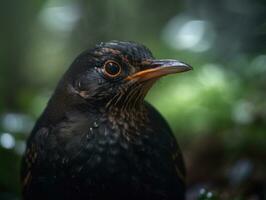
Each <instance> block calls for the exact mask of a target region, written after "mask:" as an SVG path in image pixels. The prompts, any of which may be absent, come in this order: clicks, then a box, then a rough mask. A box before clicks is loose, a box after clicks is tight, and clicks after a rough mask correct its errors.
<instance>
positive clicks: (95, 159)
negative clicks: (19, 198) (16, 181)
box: [22, 42, 185, 200]
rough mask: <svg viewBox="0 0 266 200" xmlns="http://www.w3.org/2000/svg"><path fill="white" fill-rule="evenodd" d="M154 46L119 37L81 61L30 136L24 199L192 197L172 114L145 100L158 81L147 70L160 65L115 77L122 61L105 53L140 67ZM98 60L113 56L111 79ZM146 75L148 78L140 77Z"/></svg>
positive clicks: (24, 163) (65, 77)
mask: <svg viewBox="0 0 266 200" xmlns="http://www.w3.org/2000/svg"><path fill="white" fill-rule="evenodd" d="M125 48H127V50H128V51H126V52H125V55H126V56H125V55H122V53H123V50H124V49H125ZM130 49H131V50H132V49H133V50H132V52H135V54H134V53H129V52H130V51H129V50H130ZM141 51H143V52H141ZM147 51H148V50H147V49H146V48H144V47H143V46H139V45H137V44H135V43H130V42H111V43H104V44H101V45H100V47H99V48H96V49H93V50H91V51H89V52H86V53H85V54H82V55H81V56H79V57H78V58H77V59H76V60H75V61H74V63H73V64H72V66H71V67H70V69H69V70H68V71H67V72H66V74H65V75H64V77H63V79H62V80H61V81H60V83H59V85H58V87H57V89H56V91H55V93H54V95H53V96H52V97H51V99H50V101H49V103H48V105H47V108H46V109H45V111H44V112H43V114H42V115H41V117H40V118H39V120H38V121H37V123H36V125H35V127H34V129H33V131H32V133H31V135H30V137H29V139H28V143H27V150H26V153H25V156H24V159H23V163H22V186H23V198H24V200H33V199H34V200H36V199H39V200H42V199H43V200H44V199H46V200H47V199H51V200H61V199H62V200H63V199H64V200H74V199H75V200H85V199H86V200H87V199H88V200H90V199H92V200H98V199H129V200H130V199H155V200H156V199H158V200H161V199H165V200H172V199H178V200H182V199H184V195H185V183H184V176H185V168H184V163H183V158H182V154H181V151H180V149H179V147H178V145H177V142H176V140H175V138H174V136H173V134H172V131H171V130H170V128H169V126H168V124H167V123H166V121H165V120H164V119H163V117H162V116H161V115H160V114H159V113H158V112H157V111H156V110H155V109H154V108H153V107H152V106H151V105H149V104H148V103H146V102H145V101H144V100H143V99H144V97H145V95H146V93H147V91H148V89H149V88H150V87H151V86H152V84H153V83H154V79H153V78H152V79H151V78H150V77H149V80H151V81H146V79H147V72H146V71H147V70H149V73H148V74H149V76H151V75H150V73H158V72H151V69H146V68H145V69H144V70H136V69H131V70H133V71H134V72H133V73H129V72H127V74H126V75H124V78H121V79H117V80H116V82H114V79H113V78H114V77H113V74H116V73H118V72H119V70H120V71H121V69H117V68H116V67H117V66H116V62H117V63H118V64H121V61H120V62H118V61H117V59H116V62H115V61H113V60H112V63H111V64H110V62H109V60H110V58H105V57H108V56H107V55H109V54H110V55H112V56H114V55H116V56H119V57H122V58H123V62H127V63H128V65H127V66H129V65H132V66H134V68H137V67H136V66H138V65H137V64H136V63H139V60H137V58H138V57H140V58H141V59H145V62H147V60H148V62H151V61H150V59H151V55H149V52H147ZM107 52H108V53H109V54H108V53H107ZM121 52H122V53H121ZM138 52H140V53H139V54H140V55H141V56H138V55H137V54H136V53H138ZM92 55H93V56H92ZM95 55H96V56H95ZM129 55H130V56H132V57H131V58H129ZM145 55H146V56H145ZM147 55H148V56H147ZM147 57H148V58H147ZM112 59H114V58H112ZM95 60H98V62H99V60H102V63H105V64H102V65H104V66H105V68H104V70H106V71H105V73H108V74H107V75H108V77H109V78H110V77H112V79H111V80H110V79H105V78H106V77H105V78H104V79H102V76H98V73H101V72H99V69H102V68H97V67H96V66H97V63H95ZM106 60H107V61H106ZM142 62H143V61H142ZM168 62H169V61H168ZM92 63H94V64H93V66H92ZM106 63H108V68H106ZM157 63H158V62H157ZM149 65H151V63H149ZM157 65H158V64H157ZM157 65H156V66H157ZM88 66H90V67H89V70H85V71H83V70H84V69H85V67H88ZM99 66H101V65H100V64H99ZM92 70H93V71H92ZM123 70H125V69H123ZM127 70H128V71H130V70H129V69H128V68H127ZM145 70H146V71H145ZM144 71H145V73H144ZM85 72H88V73H87V74H86V73H85ZM121 73H123V72H119V75H121ZM140 73H141V74H140ZM143 74H145V77H144V78H145V84H144V83H143V84H139V83H140V82H139V81H140V77H141V79H143V76H144V75H143ZM153 76H154V75H153ZM88 77H89V78H88ZM136 77H137V78H136ZM133 79H134V80H138V81H137V83H138V84H137V85H136V82H134V84H133V83H132V80H133ZM76 80H78V82H75V81H76ZM118 81H120V82H119V84H120V85H119V86H118ZM128 82H130V83H131V84H130V85H129V84H128ZM115 84H117V85H115ZM121 84H124V85H125V84H126V86H124V87H121ZM133 85H134V86H133ZM143 85H145V87H144V86H143ZM122 88H123V89H122Z"/></svg>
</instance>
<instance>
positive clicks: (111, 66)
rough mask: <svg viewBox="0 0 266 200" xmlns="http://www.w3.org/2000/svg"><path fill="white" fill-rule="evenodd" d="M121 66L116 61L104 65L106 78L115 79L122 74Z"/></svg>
mask: <svg viewBox="0 0 266 200" xmlns="http://www.w3.org/2000/svg"><path fill="white" fill-rule="evenodd" d="M121 71H122V68H121V65H120V64H118V63H117V62H115V61H110V60H109V61H107V62H105V63H104V66H103V72H104V74H105V75H106V76H108V77H111V78H115V77H117V76H119V75H120V74H121Z"/></svg>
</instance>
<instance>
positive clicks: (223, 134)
mask: <svg viewBox="0 0 266 200" xmlns="http://www.w3.org/2000/svg"><path fill="white" fill-rule="evenodd" d="M265 18H266V2H265V1H263V0H235V1H229V0H217V1H212V0H182V1H175V0H165V1H152V0H135V1H128V0H113V1H103V0H99V1H92V0H88V1H85V0H75V1H74V0H64V1H63V0H42V1H36V0H35V1H33V0H28V1H16V0H10V1H2V2H1V6H0V21H1V31H0V40H1V48H0V56H1V57H0V65H1V67H0V91H1V93H0V199H3V200H4V199H17V198H19V163H20V157H21V155H22V153H23V151H24V148H25V139H26V137H27V136H28V135H29V133H30V130H31V128H32V126H33V124H34V121H35V120H36V118H37V117H38V116H39V115H40V113H41V112H42V110H43V109H44V107H45V105H46V103H47V101H48V99H49V97H50V95H51V93H52V91H53V89H54V87H55V85H56V83H57V81H58V80H59V78H60V76H61V75H62V73H63V72H64V71H65V70H66V69H67V67H68V66H69V65H70V64H71V62H72V61H73V59H74V58H75V57H76V55H78V54H79V53H80V52H81V51H83V50H84V49H86V48H90V47H92V46H93V45H94V44H95V43H98V42H100V41H108V40H114V39H117V40H133V41H138V42H140V43H143V44H145V45H146V46H148V47H150V49H151V50H152V52H154V55H155V56H156V57H158V58H176V59H180V60H182V61H185V62H187V63H189V64H191V65H192V66H194V71H193V72H190V73H186V74H182V75H178V76H170V77H167V78H164V79H162V80H160V81H159V82H158V83H157V84H156V85H155V86H154V87H153V89H152V90H151V92H150V93H149V95H148V97H147V100H148V101H150V102H151V103H152V104H153V105H155V106H156V108H158V109H159V110H160V112H162V114H163V115H164V116H165V117H166V118H167V120H168V121H169V123H170V125H171V127H172V128H173V130H174V131H175V133H176V136H177V137H178V138H179V142H180V143H181V146H182V147H183V149H184V152H185V159H186V162H187V168H188V185H189V188H190V189H191V190H190V192H191V191H192V190H193V188H194V187H195V186H197V185H200V186H206V185H207V186H209V187H210V188H213V189H214V190H217V191H218V192H220V193H221V194H222V195H224V196H227V197H228V195H229V194H231V195H233V196H234V197H236V198H237V197H238V196H246V197H247V198H248V197H250V196H252V195H253V196H252V197H254V196H255V197H256V198H255V199H262V198H265V195H266V194H265V193H266V192H265V179H266V175H265V170H266V167H265V165H266V163H265V157H266V149H265V144H266V101H265V97H266V93H265V91H266V90H265V89H266V79H265V75H266V54H265V53H266V52H265V50H266V49H265V44H266V23H265ZM242 161H243V162H242ZM239 163H240V164H239ZM195 188H197V187H195ZM191 193H193V192H191ZM225 199H226V198H225ZM229 199H230V198H229ZM231 199H232V198H231Z"/></svg>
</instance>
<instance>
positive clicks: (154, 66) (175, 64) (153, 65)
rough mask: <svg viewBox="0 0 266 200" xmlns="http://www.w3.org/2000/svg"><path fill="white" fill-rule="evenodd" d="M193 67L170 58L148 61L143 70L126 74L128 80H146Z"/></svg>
mask: <svg viewBox="0 0 266 200" xmlns="http://www.w3.org/2000/svg"><path fill="white" fill-rule="evenodd" d="M192 69H193V68H192V67H191V66H190V65H188V64H186V63H183V62H181V61H178V60H172V59H162V60H152V61H151V62H149V64H148V67H147V68H146V69H145V70H141V71H139V72H136V73H135V74H133V75H131V76H128V77H127V79H128V80H133V79H135V80H138V81H141V82H142V81H147V80H151V79H157V78H160V77H162V76H165V75H168V74H174V73H180V72H186V71H189V70H192Z"/></svg>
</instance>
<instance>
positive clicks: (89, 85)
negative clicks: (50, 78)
mask: <svg viewBox="0 0 266 200" xmlns="http://www.w3.org/2000/svg"><path fill="white" fill-rule="evenodd" d="M191 69H192V67H191V66H189V65H188V64H185V63H183V62H180V61H178V60H173V59H160V60H158V59H155V58H154V57H153V56H152V53H151V52H150V50H149V49H148V48H146V47H145V46H143V45H140V44H137V43H134V42H121V41H111V42H107V43H101V44H99V45H96V47H95V48H93V49H90V50H87V51H85V52H83V53H82V54H81V55H79V56H78V57H77V58H76V59H75V61H74V62H73V64H72V65H71V67H70V68H69V70H68V71H67V73H66V74H65V78H64V80H66V83H67V86H68V92H69V93H70V94H72V95H76V96H78V97H79V98H81V99H83V100H85V101H86V102H88V103H90V104H91V105H94V106H104V107H106V108H112V107H113V108H114V107H115V108H125V109H130V108H137V107H138V106H140V105H141V104H142V102H143V99H144V97H145V95H146V94H147V92H148V90H149V89H150V88H151V86H152V85H153V84H154V82H155V81H156V80H158V79H159V78H160V77H162V76H165V75H168V74H173V73H180V72H185V71H188V70H191Z"/></svg>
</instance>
